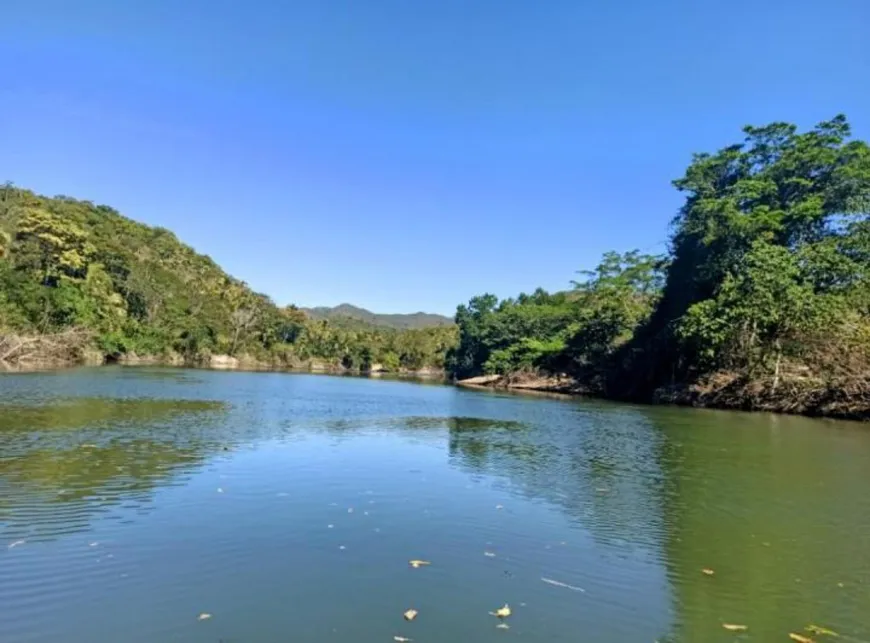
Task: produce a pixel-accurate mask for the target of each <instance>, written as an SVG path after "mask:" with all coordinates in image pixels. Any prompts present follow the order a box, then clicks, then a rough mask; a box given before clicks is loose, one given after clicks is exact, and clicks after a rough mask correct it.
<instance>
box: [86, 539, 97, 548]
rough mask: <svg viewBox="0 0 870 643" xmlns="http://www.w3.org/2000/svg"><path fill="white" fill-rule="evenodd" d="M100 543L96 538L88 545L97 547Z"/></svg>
mask: <svg viewBox="0 0 870 643" xmlns="http://www.w3.org/2000/svg"><path fill="white" fill-rule="evenodd" d="M99 544H100V543H99V542H97V541H96V540H95V541H94V542H92V543H91V544H90V545H88V546H89V547H96V546H97V545H99Z"/></svg>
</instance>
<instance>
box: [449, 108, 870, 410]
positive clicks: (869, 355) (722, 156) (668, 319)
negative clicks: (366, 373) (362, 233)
mask: <svg viewBox="0 0 870 643" xmlns="http://www.w3.org/2000/svg"><path fill="white" fill-rule="evenodd" d="M743 132H744V135H745V137H744V140H743V141H742V142H741V143H737V144H734V145H729V146H728V147H725V148H723V149H720V150H719V151H717V152H715V153H711V154H697V155H695V157H694V158H693V160H692V162H691V164H690V165H689V167H688V168H687V170H686V172H685V175H684V176H683V177H681V178H679V179H677V180H676V181H674V186H675V187H676V188H677V189H678V190H679V191H680V192H682V193H684V194H685V202H684V204H683V206H682V208H681V209H680V211H679V213H678V214H677V216H676V218H675V219H674V221H673V230H672V235H671V239H670V247H669V250H668V252H667V254H666V255H665V256H647V255H643V254H641V253H639V252H628V253H625V254H620V253H608V254H606V255H605V256H604V258H603V260H602V261H601V263H600V265H599V266H598V267H597V268H595V269H594V270H592V271H588V272H583V273H582V274H581V277H580V279H579V280H578V281H576V282H574V284H573V286H574V287H573V289H572V290H569V291H567V292H562V293H555V294H550V293H547V292H544V291H543V290H538V291H536V292H534V293H532V294H531V295H528V294H523V295H520V296H519V297H516V298H511V299H504V300H501V301H499V300H498V298H497V297H495V296H492V295H481V296H478V297H475V298H473V299H472V300H471V301H470V302H469V303H468V304H467V305H462V306H459V308H458V310H457V312H456V323H457V325H458V326H459V332H460V334H459V337H460V338H459V344H458V346H457V347H456V348H454V349H452V350H451V351H450V354H449V356H448V368H449V370H450V371H451V372H452V373H453V374H454V375H455V376H456V377H458V378H468V377H472V376H478V375H483V374H495V375H502V376H503V377H502V379H501V381H502V382H503V383H507V384H510V383H511V382H520V381H522V380H523V378H524V377H525V378H528V377H530V376H531V375H532V374H534V375H540V374H542V373H543V374H548V373H556V374H563V375H567V376H569V382H570V383H569V384H567V385H566V387H567V388H570V389H572V390H584V391H588V392H592V393H596V394H600V395H604V396H607V397H612V398H618V399H631V400H641V401H654V400H659V401H674V402H681V403H695V404H706V405H717V406H737V407H742V408H755V409H775V410H783V411H793V412H802V413H824V414H836V415H851V416H854V415H863V416H866V415H867V414H868V413H870V217H868V215H870V148H868V145H867V144H866V143H865V142H863V141H859V140H852V139H851V132H850V128H849V124H848V122H847V121H846V119H845V117H843V116H837V117H835V118H834V119H832V120H830V121H827V122H822V123H820V124H818V125H817V126H816V127H814V128H812V129H811V130H809V131H806V132H799V131H798V129H797V128H796V127H795V126H794V125H791V124H788V123H772V124H770V125H766V126H763V127H746V128H744V130H743Z"/></svg>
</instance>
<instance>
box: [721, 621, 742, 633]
mask: <svg viewBox="0 0 870 643" xmlns="http://www.w3.org/2000/svg"><path fill="white" fill-rule="evenodd" d="M722 627H724V628H725V629H726V630H728V631H729V632H745V631H746V630H748V629H749V628H748V627H746V626H745V625H737V624H735V623H722Z"/></svg>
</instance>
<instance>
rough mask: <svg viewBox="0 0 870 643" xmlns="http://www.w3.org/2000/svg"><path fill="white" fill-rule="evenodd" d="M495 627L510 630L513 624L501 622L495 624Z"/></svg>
mask: <svg viewBox="0 0 870 643" xmlns="http://www.w3.org/2000/svg"><path fill="white" fill-rule="evenodd" d="M495 629H497V630H509V629H511V626H510V625H508V624H507V623H499V624H498V625H496V626H495Z"/></svg>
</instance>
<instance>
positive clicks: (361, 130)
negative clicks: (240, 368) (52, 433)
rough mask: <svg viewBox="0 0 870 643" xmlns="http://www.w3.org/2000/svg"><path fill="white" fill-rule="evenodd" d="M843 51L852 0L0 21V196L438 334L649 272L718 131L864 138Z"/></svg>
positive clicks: (866, 50)
mask: <svg viewBox="0 0 870 643" xmlns="http://www.w3.org/2000/svg"><path fill="white" fill-rule="evenodd" d="M868 34H870V1H868V0H831V1H830V2H822V1H821V0H818V1H810V0H787V1H786V0H763V1H756V2H749V1H746V0H732V1H730V2H719V1H715V2H714V1H708V0H694V1H688V0H658V1H656V2H652V1H650V0H611V1H604V0H598V1H588V0H587V1H585V2H584V1H581V0H564V1H563V0H547V1H546V2H533V1H532V0H525V1H519V0H428V1H424V0H416V1H414V0H356V1H353V2H351V1H343V2H342V1H338V0H332V1H330V0H296V1H293V0H284V1H278V0H273V1H270V2H265V1H263V0H247V1H245V2H241V1H240V0H237V1H231V0H209V1H205V0H185V1H177V0H149V1H148V2H144V1H143V2H139V1H134V0H127V1H126V2H124V1H121V0H78V1H77V2H70V1H68V0H67V1H63V2H61V1H54V2H51V1H46V0H13V2H11V3H4V7H3V20H2V24H0V59H2V60H3V61H4V63H5V64H4V66H3V74H2V80H0V180H11V181H13V182H15V183H16V184H18V185H21V186H24V187H29V188H32V189H35V190H37V191H39V192H44V193H48V194H68V195H71V196H75V197H78V198H83V199H89V200H92V201H95V202H97V203H106V204H109V205H112V206H113V207H116V208H117V209H119V210H120V211H122V212H123V213H124V214H126V215H127V216H130V217H132V218H134V219H137V220H140V221H143V222H146V223H149V224H153V225H161V226H164V227H167V228H170V229H172V230H173V231H175V232H176V233H177V234H178V236H179V237H180V238H181V239H182V240H183V241H185V242H187V243H189V244H191V245H192V246H194V247H195V248H196V249H197V250H198V251H200V252H203V253H206V254H209V255H211V256H212V257H213V258H214V259H215V260H216V261H218V262H219V263H220V264H221V265H222V266H223V267H224V268H226V269H227V270H228V271H229V272H230V273H232V274H233V275H235V276H237V277H239V278H241V279H244V280H245V281H247V282H248V283H249V284H251V286H252V287H254V288H255V289H257V290H259V291H261V292H265V293H267V294H269V295H271V296H272V297H273V298H274V299H275V300H276V301H277V302H278V303H279V304H285V303H291V302H293V303H297V304H300V305H304V306H310V305H335V304H338V303H340V302H344V301H349V302H353V303H355V304H358V305H361V306H365V307H368V308H371V309H373V310H376V311H381V312H411V311H416V310H426V311H432V312H441V313H446V314H452V312H453V311H454V309H455V306H456V304H457V303H460V302H463V301H465V300H467V299H468V298H469V297H471V296H473V295H475V294H479V293H482V292H487V291H488V292H494V293H495V294H497V295H499V296H509V295H514V294H516V293H518V292H520V291H531V290H533V289H534V288H535V287H537V286H543V287H545V288H548V289H558V288H563V287H565V286H567V285H568V282H569V280H570V279H572V278H573V277H574V276H575V275H574V272H575V271H576V270H578V269H583V268H588V267H592V266H594V265H595V263H596V262H597V260H598V258H599V257H600V255H601V254H602V253H603V252H604V251H606V250H610V249H617V250H629V249H632V248H641V249H645V250H648V251H661V250H663V249H664V244H663V242H664V241H665V240H666V239H667V225H668V222H669V221H670V220H671V218H672V217H673V215H674V213H675V211H676V209H677V208H678V207H679V204H680V196H679V194H678V193H677V192H676V191H675V190H674V189H673V188H672V187H671V186H670V180H671V179H673V178H676V177H678V176H679V175H680V174H681V173H682V171H683V169H684V168H685V166H686V164H687V163H688V162H689V160H690V158H691V154H692V152H696V151H705V150H713V149H716V148H718V147H721V146H723V145H725V144H728V143H731V142H734V141H735V140H737V139H738V138H739V137H740V131H739V130H740V127H741V126H742V125H744V124H746V123H753V124H761V123H766V122H769V121H772V120H787V121H791V122H796V123H798V124H799V125H801V126H802V127H804V126H809V125H812V124H814V123H815V122H818V121H819V120H823V119H826V118H829V117H831V116H833V115H834V114H836V113H839V112H843V113H845V114H846V115H847V116H848V117H849V119H850V121H851V122H852V125H853V129H854V131H855V134H856V135H858V136H860V137H862V138H868V137H870V82H868V79H870V38H868Z"/></svg>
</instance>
